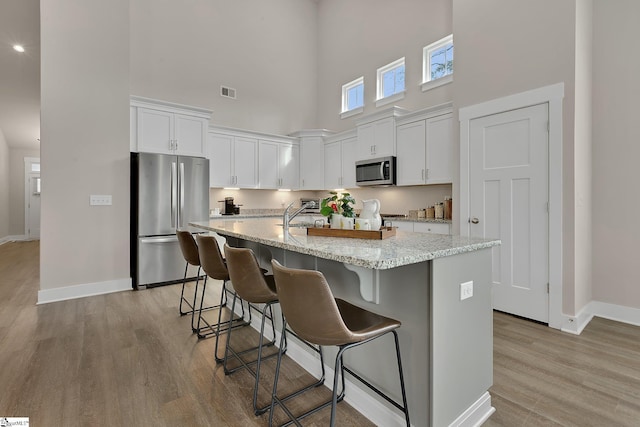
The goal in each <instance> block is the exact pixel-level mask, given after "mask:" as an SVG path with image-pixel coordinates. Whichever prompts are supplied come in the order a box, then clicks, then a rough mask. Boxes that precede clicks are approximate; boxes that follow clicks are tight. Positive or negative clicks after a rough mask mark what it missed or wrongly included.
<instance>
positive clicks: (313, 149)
mask: <svg viewBox="0 0 640 427" xmlns="http://www.w3.org/2000/svg"><path fill="white" fill-rule="evenodd" d="M293 136H295V137H298V138H300V155H299V158H300V162H299V163H300V186H299V188H300V190H324V189H325V186H324V174H325V167H324V139H323V137H324V136H328V133H327V132H326V131H324V130H318V129H316V130H306V131H300V132H296V133H295V134H293Z"/></svg>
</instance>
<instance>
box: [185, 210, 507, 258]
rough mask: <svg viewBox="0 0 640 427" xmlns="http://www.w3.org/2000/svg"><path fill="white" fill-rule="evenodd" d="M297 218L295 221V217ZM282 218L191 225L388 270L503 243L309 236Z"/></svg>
mask: <svg viewBox="0 0 640 427" xmlns="http://www.w3.org/2000/svg"><path fill="white" fill-rule="evenodd" d="M294 222H295V221H294ZM281 223H282V221H281V218H264V217H262V218H237V217H232V218H228V217H223V218H220V219H212V220H210V221H204V222H192V223H190V224H189V225H191V226H194V227H197V228H200V229H204V230H208V231H214V232H217V233H218V234H221V235H225V236H231V237H237V238H240V239H244V240H248V241H252V242H257V243H261V244H264V245H267V246H272V247H276V248H282V249H286V250H289V251H293V252H299V253H303V254H307V255H312V256H316V257H319V258H324V259H330V260H334V261H339V262H343V263H346V264H351V265H356V266H360V267H365V268H372V269H377V270H386V269H390V268H395V267H400V266H403V265H408V264H415V263H419V262H424V261H428V260H432V259H435V258H441V257H446V256H452V255H457V254H461V253H465V252H471V251H476V250H479V249H485V248H490V247H493V246H497V245H499V244H500V240H497V239H493V240H492V239H480V238H474V237H464V236H454V235H447V234H426V233H410V232H404V231H400V230H397V231H396V235H395V236H392V237H389V238H387V239H383V240H368V239H351V238H339V237H319V236H307V230H306V228H301V227H290V228H289V233H288V234H287V235H285V234H284V231H283V229H282V226H281V225H278V224H281Z"/></svg>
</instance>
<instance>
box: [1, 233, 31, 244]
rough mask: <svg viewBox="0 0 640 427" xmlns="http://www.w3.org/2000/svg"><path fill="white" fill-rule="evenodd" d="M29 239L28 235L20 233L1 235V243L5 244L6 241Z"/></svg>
mask: <svg viewBox="0 0 640 427" xmlns="http://www.w3.org/2000/svg"><path fill="white" fill-rule="evenodd" d="M25 240H27V236H25V235H24V234H22V235H20V234H16V235H13V236H4V237H0V245H4V244H5V243H10V242H22V241H25Z"/></svg>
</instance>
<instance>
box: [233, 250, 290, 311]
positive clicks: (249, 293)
mask: <svg viewBox="0 0 640 427" xmlns="http://www.w3.org/2000/svg"><path fill="white" fill-rule="evenodd" d="M224 253H225V256H226V258H227V268H228V269H229V277H230V278H231V284H232V285H233V289H234V290H235V291H236V293H237V294H238V296H239V297H240V298H242V299H243V300H245V301H249V302H252V303H266V302H272V301H277V300H278V294H277V293H276V292H275V288H274V289H272V287H269V285H268V284H267V279H266V278H265V275H264V274H263V272H262V269H260V264H258V260H257V259H256V256H255V254H254V253H253V251H252V250H251V249H249V248H234V247H231V246H229V245H228V244H225V245H224ZM268 277H271V276H268Z"/></svg>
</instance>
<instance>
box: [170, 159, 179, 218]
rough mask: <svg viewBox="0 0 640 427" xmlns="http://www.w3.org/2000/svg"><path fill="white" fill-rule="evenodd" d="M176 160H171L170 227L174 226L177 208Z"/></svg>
mask: <svg viewBox="0 0 640 427" xmlns="http://www.w3.org/2000/svg"><path fill="white" fill-rule="evenodd" d="M177 179H178V176H177V170H176V162H171V227H172V228H173V227H176V225H177V221H176V219H177V218H176V216H177V208H178V183H177Z"/></svg>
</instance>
